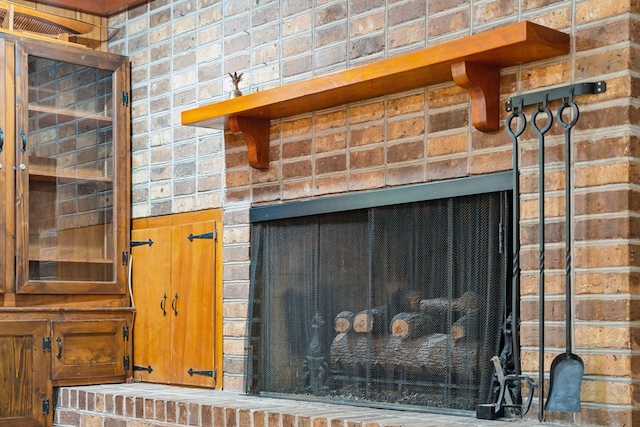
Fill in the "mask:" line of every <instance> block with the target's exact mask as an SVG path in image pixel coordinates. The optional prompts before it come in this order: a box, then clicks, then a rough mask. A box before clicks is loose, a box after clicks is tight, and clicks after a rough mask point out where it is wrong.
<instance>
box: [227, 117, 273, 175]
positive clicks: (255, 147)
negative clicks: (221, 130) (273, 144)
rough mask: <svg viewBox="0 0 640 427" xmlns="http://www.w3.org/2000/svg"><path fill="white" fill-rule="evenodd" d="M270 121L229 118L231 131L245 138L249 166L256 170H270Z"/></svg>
mask: <svg viewBox="0 0 640 427" xmlns="http://www.w3.org/2000/svg"><path fill="white" fill-rule="evenodd" d="M269 126H270V122H269V120H264V119H254V118H250V117H241V116H231V117H229V130H231V132H233V134H234V135H238V136H242V137H244V139H245V141H246V143H247V151H248V155H249V165H251V167H253V168H255V169H262V170H264V169H269Z"/></svg>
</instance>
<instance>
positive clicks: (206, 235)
mask: <svg viewBox="0 0 640 427" xmlns="http://www.w3.org/2000/svg"><path fill="white" fill-rule="evenodd" d="M187 239H189V241H190V242H193V240H194V239H213V240H216V239H218V230H214V231H210V232H209V233H203V234H195V235H194V234H193V233H191V234H189V235H188V236H187Z"/></svg>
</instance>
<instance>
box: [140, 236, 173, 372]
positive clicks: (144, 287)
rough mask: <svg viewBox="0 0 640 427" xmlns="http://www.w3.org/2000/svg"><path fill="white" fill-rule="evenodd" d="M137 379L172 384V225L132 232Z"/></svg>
mask: <svg viewBox="0 0 640 427" xmlns="http://www.w3.org/2000/svg"><path fill="white" fill-rule="evenodd" d="M131 236H132V240H133V241H134V242H148V241H149V239H151V241H152V242H153V243H152V244H151V245H140V246H134V247H133V248H132V249H131V256H132V261H131V262H132V263H133V265H132V270H133V271H132V287H133V301H134V304H135V305H136V321H135V324H134V329H133V366H134V368H133V369H134V370H135V371H134V378H135V379H140V380H143V381H148V382H156V383H169V382H170V366H171V363H170V362H171V359H170V358H169V357H168V356H167V355H168V354H169V352H170V346H171V319H172V316H173V312H172V311H171V299H172V294H171V253H172V251H171V227H159V228H145V229H140V230H133V231H132V232H131Z"/></svg>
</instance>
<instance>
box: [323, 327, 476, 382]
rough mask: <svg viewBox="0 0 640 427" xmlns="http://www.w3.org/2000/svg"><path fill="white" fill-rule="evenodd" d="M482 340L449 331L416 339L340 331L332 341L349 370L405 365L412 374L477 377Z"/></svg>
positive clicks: (335, 361) (337, 360)
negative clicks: (458, 336) (465, 338)
mask: <svg viewBox="0 0 640 427" xmlns="http://www.w3.org/2000/svg"><path fill="white" fill-rule="evenodd" d="M479 353H480V345H479V343H478V342H473V343H471V342H464V341H455V340H453V339H452V338H451V336H449V335H448V334H430V335H424V336H422V337H419V338H417V339H414V340H406V339H402V338H399V337H393V336H390V337H369V336H367V335H364V334H352V335H349V334H344V333H343V334H338V336H336V338H335V339H334V341H333V343H332V344H331V349H330V360H331V363H332V365H333V366H340V367H342V368H343V369H344V370H345V371H346V373H347V374H349V373H351V374H357V373H358V372H359V371H361V370H362V368H363V367H366V366H375V365H382V366H401V367H402V368H403V369H404V370H406V372H407V373H409V374H414V375H421V374H424V373H429V374H432V375H445V374H447V373H448V372H449V371H450V372H451V373H452V374H453V375H454V376H457V377H460V378H474V375H476V374H477V372H478V370H479Z"/></svg>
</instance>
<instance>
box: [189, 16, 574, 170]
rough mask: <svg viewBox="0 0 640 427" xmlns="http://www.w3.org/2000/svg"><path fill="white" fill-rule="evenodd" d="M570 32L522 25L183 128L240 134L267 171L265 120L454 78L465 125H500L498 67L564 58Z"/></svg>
mask: <svg viewBox="0 0 640 427" xmlns="http://www.w3.org/2000/svg"><path fill="white" fill-rule="evenodd" d="M569 48H570V46H569V35H568V34H565V33H562V32H560V31H557V30H554V29H551V28H547V27H543V26H541V25H538V24H534V23H532V22H528V21H524V22H519V23H516V24H511V25H507V26H504V27H501V28H497V29H492V30H489V31H486V32H483V33H479V34H475V35H472V36H469V37H464V38H461V39H457V40H452V41H448V42H444V43H441V44H438V45H434V46H431V47H427V48H425V49H421V50H419V51H415V52H409V53H405V54H402V55H398V56H394V57H391V58H388V59H384V60H381V61H378V62H375V63H370V64H367V65H363V66H359V67H355V68H351V69H347V70H343V71H338V72H334V73H330V74H326V75H322V76H318V77H313V78H310V79H308V80H304V81H299V82H294V83H289V84H286V85H283V86H279V87H274V88H271V89H267V90H265V91H261V92H256V93H252V94H248V95H244V96H240V97H238V98H232V99H228V100H225V101H221V102H217V103H214V104H210V105H205V106H202V107H199V108H194V109H192V110H187V111H183V112H182V124H183V125H191V126H200V127H207V128H213V129H222V130H230V131H231V132H233V133H235V134H238V135H243V136H244V138H245V140H246V142H247V147H248V153H249V164H250V165H251V166H252V167H254V168H257V169H268V168H269V126H270V124H269V120H272V119H278V118H283V117H289V116H295V115H298V114H303V113H307V112H310V111H315V110H321V109H325V108H330V107H335V106H337V105H342V104H346V103H350V102H356V101H361V100H365V99H369V98H375V97H378V96H383V95H388V94H392V93H397V92H403V91H407V90H411V89H415V88H418V87H423V86H428V85H433V84H438V83H444V82H447V81H451V80H453V81H454V82H455V83H456V84H457V85H458V86H460V87H462V88H464V89H466V90H467V91H468V92H469V95H470V98H471V107H472V121H473V124H474V126H475V127H476V128H477V129H479V130H481V131H484V132H490V131H495V130H498V129H499V127H500V123H499V122H500V69H502V68H505V67H510V66H514V65H519V64H524V63H527V62H533V61H538V60H541V59H546V58H551V57H554V56H559V55H564V54H567V53H569Z"/></svg>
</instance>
